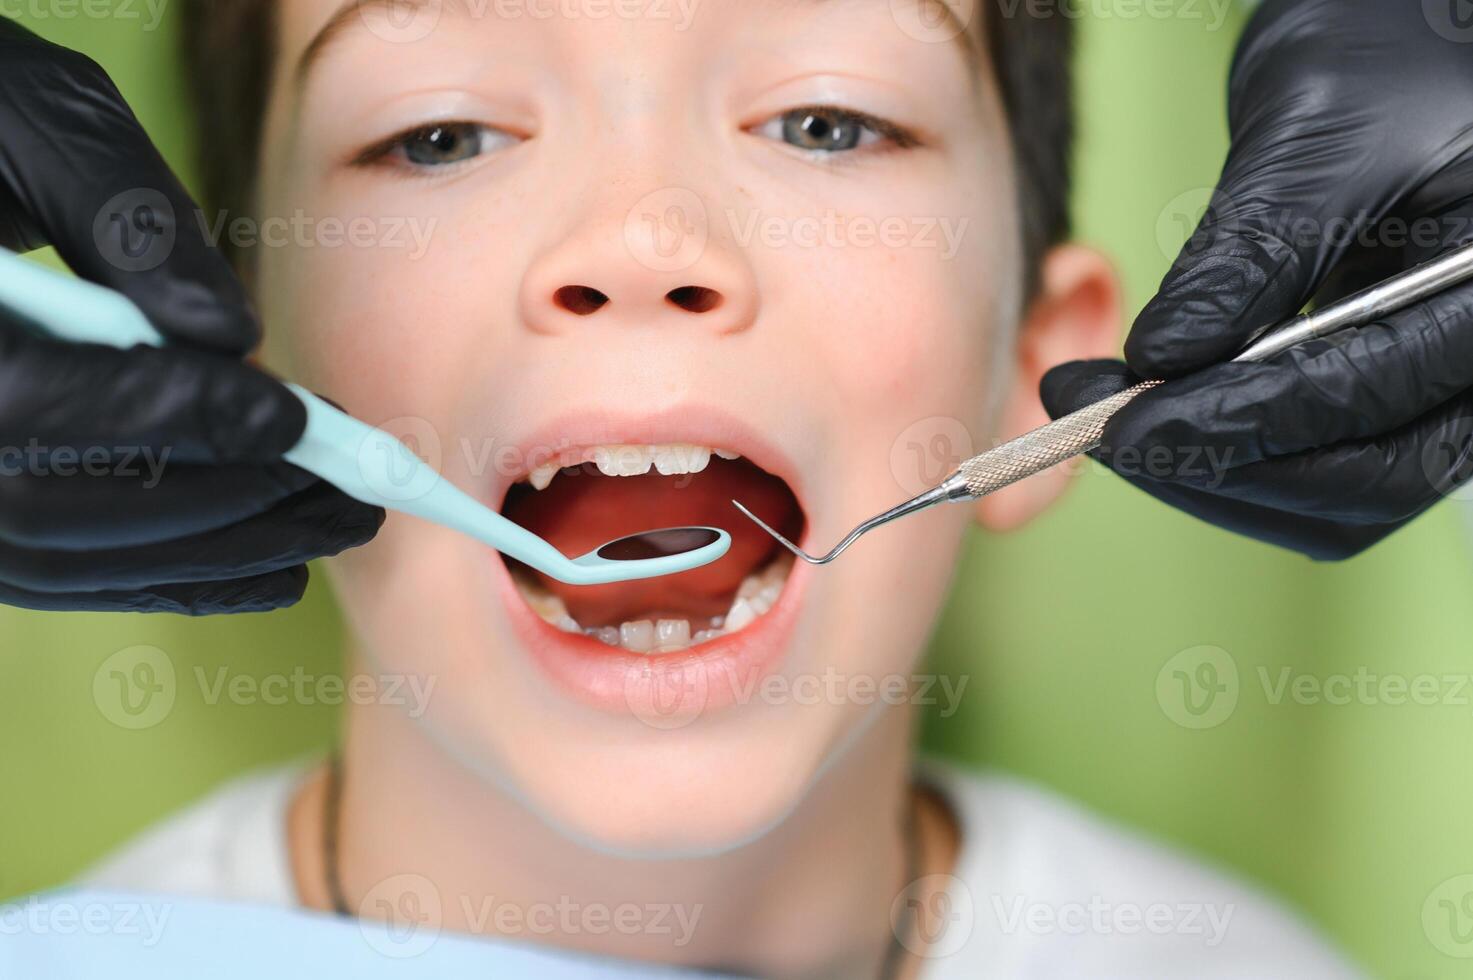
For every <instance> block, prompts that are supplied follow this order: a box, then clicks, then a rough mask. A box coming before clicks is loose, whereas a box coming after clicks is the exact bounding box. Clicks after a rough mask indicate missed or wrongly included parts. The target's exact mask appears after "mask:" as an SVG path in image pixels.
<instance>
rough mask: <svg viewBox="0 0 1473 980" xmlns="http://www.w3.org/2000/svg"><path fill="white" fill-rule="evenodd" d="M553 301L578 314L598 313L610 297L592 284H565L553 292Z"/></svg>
mask: <svg viewBox="0 0 1473 980" xmlns="http://www.w3.org/2000/svg"><path fill="white" fill-rule="evenodd" d="M552 296H553V301H554V302H556V303H557V305H558V306H561V307H562V308H563V309H565V310H567V311H568V312H569V313H575V314H577V315H578V316H588V314H590V313H597V312H598V311H599V310H600V309H602V308H603V306H604V305H605V304H606V303H608V301H609V298H608V297H607V296H605V295H604V294H603V293H601V292H599V291H598V290H597V289H594V288H593V287H592V286H564V287H562V288H561V289H559V290H558V291H557V292H555V293H553V294H552Z"/></svg>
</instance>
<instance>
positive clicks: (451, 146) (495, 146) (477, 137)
mask: <svg viewBox="0 0 1473 980" xmlns="http://www.w3.org/2000/svg"><path fill="white" fill-rule="evenodd" d="M516 141H517V137H515V136H513V135H512V134H510V133H507V132H505V131H503V130H499V129H493V128H492V127H490V126H483V125H481V124H480V123H436V124H434V125H432V126H425V127H423V128H420V129H416V130H413V131H411V132H408V133H401V134H400V135H398V136H394V137H392V138H390V139H388V140H385V141H384V142H383V143H380V144H379V145H378V146H375V147H373V148H371V149H369V150H367V151H365V152H364V153H362V154H360V155H359V156H358V158H357V160H356V161H355V162H356V163H358V164H360V165H364V166H367V165H370V164H374V163H380V162H383V161H385V160H387V161H390V162H398V163H401V164H403V165H405V166H407V167H410V168H413V169H424V170H428V169H434V168H440V167H449V166H453V165H455V164H458V163H465V162H467V161H469V160H474V159H475V158H476V157H479V156H483V155H485V154H487V153H491V152H493V151H495V150H499V149H501V148H502V147H505V146H509V145H511V144H512V143H515V142H516Z"/></svg>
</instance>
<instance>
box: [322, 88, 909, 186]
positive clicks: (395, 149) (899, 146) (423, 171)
mask: <svg viewBox="0 0 1473 980" xmlns="http://www.w3.org/2000/svg"><path fill="white" fill-rule="evenodd" d="M799 116H802V117H804V118H808V117H813V116H827V117H830V118H832V119H833V120H835V121H836V123H837V125H839V126H858V127H860V128H862V129H863V130H865V131H866V132H868V133H871V134H873V135H874V136H876V137H879V139H881V140H883V141H886V142H888V143H889V146H888V147H876V146H875V145H874V144H873V143H870V144H865V143H861V144H859V145H856V146H854V147H850V148H848V149H844V150H822V149H806V148H804V147H799V146H794V149H796V150H798V151H799V152H800V153H803V154H804V155H805V156H808V157H810V158H813V159H818V160H823V161H825V162H831V161H835V158H838V157H844V156H850V155H853V154H856V153H860V152H863V153H866V154H869V153H875V152H885V150H887V149H889V150H905V149H911V148H913V147H916V146H919V145H920V142H921V141H920V140H919V139H918V138H917V137H916V135H915V134H914V133H912V132H911V131H910V130H908V129H906V128H905V127H903V126H899V125H896V124H895V123H892V122H890V121H889V120H888V119H882V118H881V117H879V116H874V115H871V114H869V113H867V112H860V111H858V110H855V109H846V108H843V107H842V106H836V105H822V104H814V105H804V106H796V107H794V108H791V109H785V110H783V111H782V112H780V113H778V114H777V115H775V116H771V117H769V118H768V119H765V120H763V122H762V123H761V124H759V125H758V126H755V127H753V128H752V129H751V130H749V132H753V133H754V134H757V135H761V133H760V131H761V130H763V129H765V128H767V127H769V126H773V125H776V126H778V127H779V128H780V132H779V136H778V139H779V140H780V141H782V137H783V136H785V135H786V126H787V122H788V121H789V120H791V119H793V118H794V117H799ZM447 130H450V131H473V132H474V133H475V134H476V135H477V136H478V138H479V139H481V140H482V141H483V145H482V148H481V149H480V150H479V151H478V152H476V153H475V154H474V155H473V156H470V157H467V158H465V159H464V160H457V161H453V162H450V163H446V164H439V165H435V164H424V163H416V162H414V161H412V160H408V159H400V160H397V161H396V160H391V158H393V157H395V156H396V155H397V156H400V157H403V156H404V154H407V152H408V150H409V147H410V146H411V145H412V144H413V143H414V142H415V141H418V140H427V139H430V138H432V137H433V136H435V135H436V134H440V133H444V132H445V131H447ZM497 135H500V136H505V137H509V138H512V139H517V138H518V137H517V136H516V135H515V134H513V133H509V132H507V131H506V130H502V129H497V128H496V127H494V126H487V125H484V124H482V123H473V122H466V121H462V120H446V121H444V122H435V123H429V124H427V125H424V126H416V127H414V128H413V129H407V130H404V131H402V132H399V133H396V134H394V135H393V136H390V137H389V138H387V139H385V140H382V141H380V142H378V143H375V144H374V145H373V146H370V147H368V148H367V149H365V150H363V151H361V152H359V153H358V154H356V155H355V156H354V157H353V158H352V160H351V161H350V162H351V165H352V166H354V167H362V168H367V167H375V166H383V165H386V164H391V163H392V164H393V165H395V166H397V167H398V168H399V169H400V170H402V171H405V172H408V173H411V174H415V175H429V174H433V173H434V172H436V171H440V172H442V173H445V172H450V171H454V170H459V169H460V168H461V167H463V166H467V165H469V164H471V163H473V162H474V161H475V160H477V159H479V158H481V157H483V156H486V155H487V153H488V152H494V151H487V150H485V149H484V141H485V140H486V139H487V138H488V137H493V136H497ZM784 142H785V141H784ZM787 145H789V146H793V144H791V143H789V144H787Z"/></svg>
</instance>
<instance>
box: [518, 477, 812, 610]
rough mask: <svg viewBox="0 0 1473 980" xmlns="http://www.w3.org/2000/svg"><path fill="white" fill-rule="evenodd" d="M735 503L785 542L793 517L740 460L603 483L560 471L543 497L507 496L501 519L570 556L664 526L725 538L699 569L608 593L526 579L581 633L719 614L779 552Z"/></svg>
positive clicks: (786, 496)
mask: <svg viewBox="0 0 1473 980" xmlns="http://www.w3.org/2000/svg"><path fill="white" fill-rule="evenodd" d="M733 498H735V499H737V500H740V501H741V502H742V503H744V504H746V505H747V506H748V507H751V508H752V509H753V511H754V512H756V513H758V514H761V515H762V516H763V519H764V520H768V522H769V523H773V518H775V519H776V523H775V524H774V526H776V527H778V528H779V530H782V531H783V533H784V534H786V535H788V536H789V537H790V538H796V536H797V533H798V531H799V530H800V529H801V527H802V521H803V518H802V512H801V511H800V510H799V507H798V501H797V500H796V498H794V496H793V494H792V492H791V491H790V490H789V489H788V487H787V484H786V483H784V482H783V481H782V480H780V479H778V478H777V477H775V476H773V475H771V474H770V473H766V472H764V471H763V470H761V469H758V468H757V467H756V466H754V465H752V464H751V463H748V462H746V461H745V460H725V459H720V458H719V457H718V458H715V459H712V460H711V463H710V465H709V466H708V467H707V468H706V469H705V470H704V471H703V472H701V473H695V474H681V475H678V476H661V475H659V474H658V473H655V472H653V471H652V472H650V473H647V474H645V475H644V476H623V477H610V476H603V475H602V474H600V473H599V472H598V470H597V468H595V467H594V466H593V465H592V464H587V465H585V466H582V467H579V468H577V469H566V470H563V471H562V472H561V473H559V474H558V476H557V477H556V478H555V479H554V480H553V481H552V485H551V486H550V487H548V488H547V489H546V490H540V491H537V490H532V489H531V488H529V487H525V486H518V487H515V488H513V490H512V493H511V494H510V495H509V496H508V497H507V501H506V506H505V508H504V510H503V513H504V514H505V516H506V517H507V518H509V519H510V520H512V521H515V522H516V523H518V524H520V525H521V526H522V527H525V528H526V529H527V530H529V531H531V532H533V533H534V534H537V535H538V536H540V537H542V538H545V539H546V540H547V541H549V542H550V543H551V544H552V545H553V546H554V547H556V548H557V549H558V550H559V551H561V552H562V553H563V554H565V555H568V556H570V557H576V556H578V555H582V554H586V553H587V552H590V551H592V550H594V549H595V548H597V547H599V546H600V545H602V544H604V543H605V542H608V541H612V540H614V539H615V538H620V537H624V536H625V535H629V534H638V533H640V532H642V531H653V530H657V529H659V528H664V527H684V526H688V525H709V526H711V527H719V528H725V529H726V530H727V531H728V532H730V534H731V539H732V540H731V550H730V551H729V552H727V554H726V555H725V557H723V558H721V559H720V560H719V561H715V562H712V563H711V564H710V565H706V566H704V567H702V568H697V569H692V570H691V571H689V572H681V573H680V574H678V575H666V576H664V577H663V578H656V579H642V580H639V581H635V582H620V583H616V584H613V585H591V586H571V585H566V584H564V583H562V582H558V581H555V580H553V579H549V578H547V577H545V576H543V575H541V574H539V573H533V574H534V576H535V577H536V578H537V580H538V581H539V582H540V583H541V584H542V585H543V586H544V587H545V588H546V589H548V590H549V591H551V592H552V593H553V594H554V595H557V596H559V597H561V598H562V600H563V601H564V602H565V603H566V604H567V607H568V612H569V614H571V615H572V617H573V618H574V619H576V620H578V622H579V623H580V624H582V625H584V626H602V625H610V624H613V625H617V624H618V623H621V622H628V621H631V620H638V619H657V618H661V617H662V615H663V616H664V617H665V618H686V619H692V620H695V619H704V618H709V617H711V616H720V615H724V614H725V613H726V611H727V609H728V608H729V606H730V605H731V600H732V596H733V595H734V594H735V592H736V590H737V587H738V586H739V585H741V582H742V579H743V578H744V577H745V576H747V575H749V574H751V573H752V572H754V571H757V570H758V569H759V568H761V567H762V566H763V565H765V564H766V563H767V562H768V560H769V559H770V558H771V557H772V556H773V554H774V551H775V549H777V548H778V547H779V546H778V545H777V544H776V542H774V541H773V540H772V539H771V538H769V537H768V536H767V535H766V534H764V533H763V532H762V531H761V529H759V528H757V527H756V526H755V525H753V524H752V523H751V522H750V521H748V520H746V519H744V518H742V517H741V515H740V514H739V513H737V511H736V508H734V507H732V505H731V501H732V499H733ZM768 515H771V517H769V516H768Z"/></svg>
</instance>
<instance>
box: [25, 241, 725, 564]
mask: <svg viewBox="0 0 1473 980" xmlns="http://www.w3.org/2000/svg"><path fill="white" fill-rule="evenodd" d="M0 307H4V308H6V309H9V310H10V311H11V312H13V313H15V314H17V315H18V316H19V317H20V318H21V319H23V320H25V321H26V322H27V323H28V324H30V325H31V326H32V327H34V328H35V329H36V330H37V332H39V333H41V334H44V335H46V336H49V337H53V338H55V339H57V340H63V341H67V342H69V343H78V344H81V343H91V344H105V345H107V346H109V347H118V348H123V349H126V348H129V347H134V346H137V345H140V344H141V345H145V346H149V347H163V346H166V344H167V340H166V338H165V337H164V336H163V335H162V334H160V333H159V332H158V330H156V329H155V328H154V326H153V325H152V324H151V323H149V322H148V319H147V318H146V317H145V316H144V315H143V313H142V311H140V310H139V309H138V307H137V306H135V305H134V304H133V302H132V301H131V300H129V299H128V298H127V297H126V296H124V295H123V294H121V293H119V292H116V291H114V290H111V289H107V288H105V287H102V286H99V285H97V284H95V283H91V282H87V281H86V280H84V279H78V278H76V277H73V276H68V275H63V274H62V273H59V272H56V271H54V270H52V269H48V268H46V267H45V266H42V265H39V264H37V263H35V262H31V261H27V260H25V259H22V258H20V257H19V256H17V255H15V254H13V253H11V252H8V251H6V250H4V249H0ZM287 387H288V388H289V389H290V390H291V391H292V393H293V394H295V395H296V396H297V397H298V398H299V399H301V401H302V404H303V405H305V406H306V407H307V428H306V431H305V432H303V434H302V438H301V440H300V441H299V442H298V443H297V445H296V446H294V447H293V448H292V449H291V451H290V452H288V453H287V454H286V455H285V459H286V460H287V461H288V462H290V463H292V464H294V465H296V466H300V467H301V468H302V469H304V470H308V471H309V472H312V473H314V474H316V475H317V476H320V477H322V479H324V480H326V481H327V482H328V483H331V484H332V485H333V486H335V487H337V488H338V489H339V490H342V491H343V492H344V493H346V494H348V495H349V496H350V497H355V498H357V499H358V500H361V501H363V502H364V503H369V504H374V505H376V506H379V507H384V508H386V509H388V510H396V511H399V512H400V513H404V514H411V515H413V516H415V517H420V518H423V519H424V520H427V521H431V522H433V523H435V524H439V525H442V526H444V527H448V528H451V529H452V530H455V531H459V532H460V533H462V534H466V535H469V536H470V537H473V538H475V539H476V540H478V541H481V542H483V543H484V544H487V545H489V546H491V547H492V548H495V549H496V550H498V551H500V552H502V553H503V554H505V555H508V556H510V557H512V558H515V559H517V560H519V561H522V562H524V563H526V564H528V565H530V566H532V567H533V568H536V569H537V570H539V571H541V572H543V573H545V574H547V575H550V576H552V577H553V578H555V579H558V580H559V581H562V582H567V583H569V584H572V585H600V584H604V583H608V582H626V581H631V580H633V579H642V578H657V577H659V576H662V575H671V574H674V573H676V572H684V571H689V570H690V569H692V568H699V567H701V566H702V565H707V564H710V563H711V562H713V561H715V560H716V559H718V558H720V557H722V556H723V555H725V554H726V552H727V550H728V549H729V548H730V547H731V537H730V535H728V534H727V532H726V531H724V530H721V529H719V528H709V529H706V530H709V531H710V532H711V535H710V537H711V538H712V540H711V541H710V543H708V544H705V545H704V546H702V547H699V548H695V549H693V550H690V551H682V552H680V553H678V554H670V555H659V556H657V557H650V558H641V559H637V560H629V561H617V560H611V559H607V558H603V557H600V555H599V552H598V551H594V552H590V553H589V554H587V555H583V556H581V557H578V558H569V557H567V556H566V555H564V554H563V553H562V552H560V551H558V550H557V549H556V548H554V547H553V546H552V545H550V544H548V543H547V542H546V541H545V540H543V539H542V538H540V537H538V536H537V535H535V534H533V533H532V532H530V531H528V530H526V529H525V528H523V527H520V526H518V525H516V524H514V523H512V522H511V521H509V520H507V519H506V518H505V517H502V516H501V515H500V514H498V513H496V512H495V511H494V510H491V509H490V508H489V507H486V506H485V505H484V504H482V503H481V502H480V501H478V500H476V499H475V498H474V497H471V496H470V495H469V494H467V493H465V492H464V491H462V490H460V489H459V488H458V487H456V486H455V485H454V484H453V483H451V482H450V481H449V480H447V479H445V478H444V477H442V476H441V475H440V474H439V473H438V472H436V471H435V469H434V468H433V467H431V466H429V465H428V464H427V463H425V462H424V461H423V460H421V459H420V458H419V457H418V456H416V455H414V453H412V452H411V451H410V450H409V448H408V447H407V446H405V445H404V444H403V443H402V442H400V441H399V440H398V439H396V438H395V437H394V436H392V435H390V434H389V433H387V432H385V431H383V430H382V429H376V428H374V427H373V426H371V425H368V424H367V423H364V422H360V421H359V420H358V419H355V418H353V417H352V416H351V415H348V414H346V413H344V412H341V411H339V410H338V409H336V408H334V407H333V406H331V405H329V404H328V403H327V402H325V401H323V400H322V399H321V398H318V397H317V396H316V395H314V394H312V393H311V392H309V391H307V390H306V389H304V388H302V387H300V386H298V385H293V384H289V385H287ZM600 550H602V549H600Z"/></svg>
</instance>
